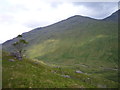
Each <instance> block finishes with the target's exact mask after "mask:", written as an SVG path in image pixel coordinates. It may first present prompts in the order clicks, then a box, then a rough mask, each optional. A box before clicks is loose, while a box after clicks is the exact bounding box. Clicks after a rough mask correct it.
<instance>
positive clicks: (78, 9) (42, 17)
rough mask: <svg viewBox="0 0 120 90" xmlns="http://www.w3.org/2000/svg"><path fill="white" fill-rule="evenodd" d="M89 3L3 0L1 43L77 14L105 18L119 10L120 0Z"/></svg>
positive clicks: (0, 8)
mask: <svg viewBox="0 0 120 90" xmlns="http://www.w3.org/2000/svg"><path fill="white" fill-rule="evenodd" d="M84 1H85V0H84ZM86 1H87V2H83V0H82V2H81V0H73V1H72V0H69V1H68V0H0V43H3V42H5V41H6V40H9V39H12V38H14V37H16V36H17V35H19V34H22V33H24V32H28V31H30V30H32V29H34V28H37V27H44V26H48V25H51V24H53V23H56V22H58V21H61V20H64V19H66V18H69V17H71V16H74V15H82V16H87V17H91V18H95V19H103V18H106V17H108V16H110V15H111V14H112V13H113V12H115V11H117V10H118V0H109V2H108V1H107V2H105V0H104V1H102V2H98V1H101V0H97V2H96V1H95V0H92V1H89V0H86ZM88 1H89V2H88ZM110 1H111V2H110ZM113 1H114V2H113Z"/></svg>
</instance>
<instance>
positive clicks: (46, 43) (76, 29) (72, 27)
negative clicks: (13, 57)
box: [3, 12, 118, 68]
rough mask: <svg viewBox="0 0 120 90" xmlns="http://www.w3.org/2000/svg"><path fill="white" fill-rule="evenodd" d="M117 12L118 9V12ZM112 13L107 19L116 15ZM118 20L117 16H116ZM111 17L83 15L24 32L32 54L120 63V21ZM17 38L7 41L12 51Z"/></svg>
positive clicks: (61, 60) (53, 60)
mask: <svg viewBox="0 0 120 90" xmlns="http://www.w3.org/2000/svg"><path fill="white" fill-rule="evenodd" d="M116 13H117V12H116ZM114 16H115V15H114V14H113V15H111V16H110V17H108V18H107V19H110V20H111V18H112V19H114V18H113V17H114ZM114 21H115V20H114ZM114 21H109V20H104V19H103V20H95V19H92V18H89V17H82V16H79V15H76V16H73V17H70V18H68V19H66V20H63V21H60V22H58V23H55V24H53V25H50V26H47V27H42V28H37V29H34V30H32V31H30V32H27V33H23V34H22V35H23V37H24V38H25V39H26V40H27V41H28V42H29V46H28V47H27V48H26V49H27V54H28V57H30V58H36V59H39V60H43V61H45V62H46V63H55V64H65V65H73V64H77V63H84V64H89V65H97V64H95V63H98V64H99V65H98V66H101V65H103V66H105V65H106V64H108V66H111V67H114V68H115V67H117V66H116V63H117V60H118V58H117V50H118V41H117V40H118V28H117V27H118V24H117V22H114ZM15 41H16V38H14V39H12V40H10V41H7V42H5V43H4V44H3V49H4V50H6V51H12V50H13V49H14V48H13V47H12V45H11V44H12V43H13V42H15Z"/></svg>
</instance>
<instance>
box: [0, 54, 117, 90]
mask: <svg viewBox="0 0 120 90" xmlns="http://www.w3.org/2000/svg"><path fill="white" fill-rule="evenodd" d="M9 59H13V57H11V56H9V55H8V54H5V53H4V54H3V60H2V64H3V68H2V69H3V79H2V87H3V88H107V87H109V88H117V87H118V83H117V82H115V81H112V80H108V79H105V78H102V77H99V76H98V77H97V76H96V75H92V74H91V75H89V74H85V73H75V68H70V67H58V66H52V65H47V64H45V63H44V62H41V61H37V60H30V59H24V60H23V61H19V60H15V59H14V60H15V61H14V62H10V61H9ZM62 75H68V76H70V77H63V76H62Z"/></svg>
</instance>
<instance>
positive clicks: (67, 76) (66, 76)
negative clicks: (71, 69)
mask: <svg viewBox="0 0 120 90" xmlns="http://www.w3.org/2000/svg"><path fill="white" fill-rule="evenodd" d="M61 76H62V77H65V78H70V76H69V75H61Z"/></svg>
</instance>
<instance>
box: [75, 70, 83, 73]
mask: <svg viewBox="0 0 120 90" xmlns="http://www.w3.org/2000/svg"><path fill="white" fill-rule="evenodd" d="M75 72H76V73H83V72H82V71H80V70H76V71H75Z"/></svg>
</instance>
